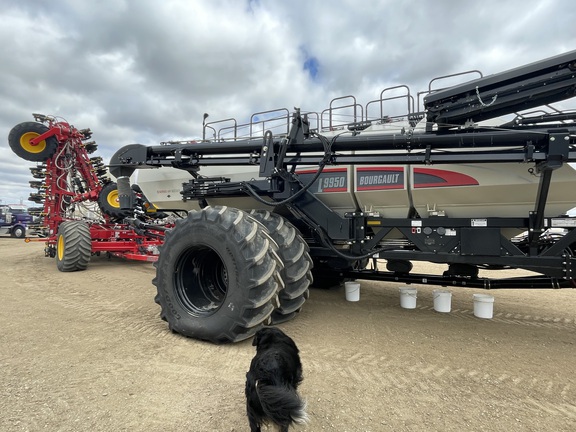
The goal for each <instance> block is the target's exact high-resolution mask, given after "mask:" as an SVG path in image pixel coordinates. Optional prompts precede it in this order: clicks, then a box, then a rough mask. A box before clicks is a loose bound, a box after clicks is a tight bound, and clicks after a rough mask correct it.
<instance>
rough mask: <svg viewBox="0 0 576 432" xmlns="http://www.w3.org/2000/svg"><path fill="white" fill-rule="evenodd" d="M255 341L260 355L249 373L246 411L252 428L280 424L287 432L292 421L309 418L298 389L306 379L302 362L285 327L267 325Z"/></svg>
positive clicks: (258, 430)
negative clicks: (303, 376)
mask: <svg viewBox="0 0 576 432" xmlns="http://www.w3.org/2000/svg"><path fill="white" fill-rule="evenodd" d="M252 345H254V346H255V347H256V355H255V356H254V358H253V359H252V362H251V363H250V370H249V371H248V373H247V374H246V412H247V414H248V421H249V422H250V430H251V431H252V432H260V427H261V426H262V424H266V423H268V422H270V423H273V424H276V425H277V426H278V427H279V428H280V431H281V432H287V431H288V428H289V427H290V425H291V424H292V423H304V422H306V421H307V420H308V417H307V415H306V412H305V410H306V403H305V402H304V401H303V400H302V399H301V398H300V396H299V395H298V393H297V392H296V389H297V387H298V384H300V382H302V364H301V363H300V356H299V355H298V348H297V347H296V344H295V343H294V341H293V340H292V339H291V338H290V337H289V336H287V335H286V334H285V333H284V332H283V331H282V330H280V329H277V328H275V327H264V328H262V329H260V330H258V331H257V332H256V335H255V336H254V340H253V341H252Z"/></svg>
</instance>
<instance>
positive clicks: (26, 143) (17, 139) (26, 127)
mask: <svg viewBox="0 0 576 432" xmlns="http://www.w3.org/2000/svg"><path fill="white" fill-rule="evenodd" d="M48 130H49V129H48V127H47V126H45V125H43V124H42V123H38V122H24V123H20V124H17V125H16V126H14V127H13V128H12V129H11V130H10V133H9V134H8V144H9V145H10V148H11V149H12V151H13V152H14V153H16V154H17V155H18V156H20V157H21V158H22V159H25V160H28V161H33V162H44V161H45V160H48V159H50V158H51V157H52V156H53V155H54V153H56V150H57V149H58V140H57V139H56V137H54V136H51V137H49V138H46V139H45V140H43V141H40V142H39V143H38V144H36V145H32V144H31V143H30V141H31V140H32V139H34V138H36V137H38V136H40V135H42V134H44V133H46V132H48Z"/></svg>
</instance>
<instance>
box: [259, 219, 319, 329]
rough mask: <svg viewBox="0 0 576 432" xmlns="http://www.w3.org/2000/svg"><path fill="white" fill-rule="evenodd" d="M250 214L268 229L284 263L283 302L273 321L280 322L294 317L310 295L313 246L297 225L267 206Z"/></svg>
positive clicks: (281, 293)
mask: <svg viewBox="0 0 576 432" xmlns="http://www.w3.org/2000/svg"><path fill="white" fill-rule="evenodd" d="M250 216H252V217H253V218H255V219H256V220H257V221H259V222H260V223H262V225H264V226H265V227H266V228H267V229H268V232H269V234H270V236H271V237H272V239H273V240H274V241H275V242H276V244H277V245H278V255H279V256H280V259H281V260H282V263H283V264H284V268H283V269H282V270H281V272H280V276H282V280H283V281H284V289H283V290H282V291H280V294H279V296H278V299H279V300H280V306H279V307H278V308H277V309H275V310H274V312H272V315H271V318H272V324H279V323H282V322H285V321H288V320H290V319H292V318H294V316H295V315H296V314H297V313H298V312H300V309H301V308H302V305H303V304H304V302H305V301H306V300H307V299H308V296H309V291H308V287H309V286H310V284H311V283H312V272H311V270H312V266H313V265H312V258H310V254H309V253H308V252H309V250H310V249H309V247H308V244H307V243H306V242H305V241H304V239H303V238H302V236H301V235H300V233H299V231H298V230H297V229H296V227H295V226H294V225H292V224H291V223H290V222H288V221H287V220H286V219H284V218H283V217H282V216H280V215H277V214H275V213H270V212H269V211H266V210H252V212H251V213H250Z"/></svg>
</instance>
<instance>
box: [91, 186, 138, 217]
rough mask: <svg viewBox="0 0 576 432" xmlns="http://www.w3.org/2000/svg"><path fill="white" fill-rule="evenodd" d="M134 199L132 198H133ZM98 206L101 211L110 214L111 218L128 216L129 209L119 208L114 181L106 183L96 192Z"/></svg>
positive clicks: (116, 187)
mask: <svg viewBox="0 0 576 432" xmlns="http://www.w3.org/2000/svg"><path fill="white" fill-rule="evenodd" d="M133 199H134V198H133ZM98 207H100V210H102V213H104V214H106V215H108V216H110V217H111V218H112V219H117V220H120V219H124V218H127V217H130V215H131V212H130V211H129V210H122V209H121V208H120V199H119V195H118V185H117V184H116V183H115V182H110V183H107V184H106V185H105V186H104V187H103V188H102V190H101V191H100V193H99V194H98Z"/></svg>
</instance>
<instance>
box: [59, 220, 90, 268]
mask: <svg viewBox="0 0 576 432" xmlns="http://www.w3.org/2000/svg"><path fill="white" fill-rule="evenodd" d="M91 255H92V238H91V235H90V227H89V226H88V225H87V224H86V223H85V222H82V221H66V222H62V223H61V224H60V227H59V228H58V240H57V243H56V266H57V267H58V270H60V271H61V272H73V271H78V270H86V267H88V263H89V262H90V256H91Z"/></svg>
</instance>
